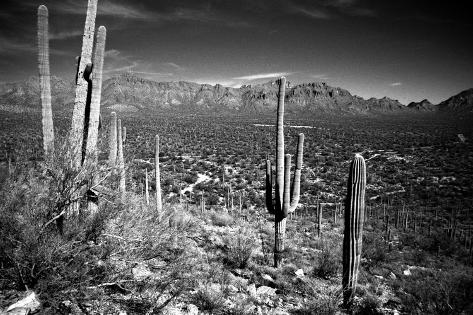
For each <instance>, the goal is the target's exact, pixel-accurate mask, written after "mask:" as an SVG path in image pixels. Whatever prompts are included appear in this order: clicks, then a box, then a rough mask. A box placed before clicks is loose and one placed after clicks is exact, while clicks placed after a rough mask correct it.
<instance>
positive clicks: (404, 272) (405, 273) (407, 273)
mask: <svg viewBox="0 0 473 315" xmlns="http://www.w3.org/2000/svg"><path fill="white" fill-rule="evenodd" d="M403 274H404V275H405V276H410V275H411V270H410V269H406V270H404V271H403Z"/></svg>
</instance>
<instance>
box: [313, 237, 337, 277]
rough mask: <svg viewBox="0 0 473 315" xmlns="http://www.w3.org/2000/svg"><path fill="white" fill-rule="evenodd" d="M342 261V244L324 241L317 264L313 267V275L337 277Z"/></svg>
mask: <svg viewBox="0 0 473 315" xmlns="http://www.w3.org/2000/svg"><path fill="white" fill-rule="evenodd" d="M341 263H342V251H341V247H340V245H337V244H333V243H332V244H330V243H328V242H324V243H323V244H322V249H321V253H320V254H319V256H318V257H317V264H316V266H315V267H314V269H313V275H314V276H316V277H320V278H323V279H330V278H333V277H336V276H337V275H338V273H339V271H340V268H341Z"/></svg>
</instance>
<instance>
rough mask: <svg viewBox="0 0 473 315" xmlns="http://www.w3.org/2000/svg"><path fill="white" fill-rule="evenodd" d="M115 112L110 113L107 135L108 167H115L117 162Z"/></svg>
mask: <svg viewBox="0 0 473 315" xmlns="http://www.w3.org/2000/svg"><path fill="white" fill-rule="evenodd" d="M117 141H118V140H117V113H115V112H112V113H111V121H110V135H109V155H108V162H109V164H110V167H115V166H116V163H117Z"/></svg>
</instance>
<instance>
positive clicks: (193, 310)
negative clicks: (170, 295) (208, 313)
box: [187, 304, 199, 315]
mask: <svg viewBox="0 0 473 315" xmlns="http://www.w3.org/2000/svg"><path fill="white" fill-rule="evenodd" d="M198 314H199V308H198V307H197V306H195V305H194V304H188V305H187V315H198Z"/></svg>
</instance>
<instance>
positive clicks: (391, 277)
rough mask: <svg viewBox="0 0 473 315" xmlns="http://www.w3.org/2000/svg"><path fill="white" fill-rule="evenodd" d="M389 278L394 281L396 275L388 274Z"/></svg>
mask: <svg viewBox="0 0 473 315" xmlns="http://www.w3.org/2000/svg"><path fill="white" fill-rule="evenodd" d="M389 278H390V279H392V280H396V278H397V277H396V275H395V274H394V273H392V272H390V273H389Z"/></svg>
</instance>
